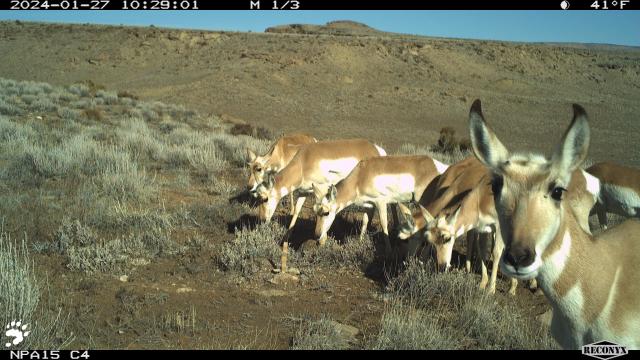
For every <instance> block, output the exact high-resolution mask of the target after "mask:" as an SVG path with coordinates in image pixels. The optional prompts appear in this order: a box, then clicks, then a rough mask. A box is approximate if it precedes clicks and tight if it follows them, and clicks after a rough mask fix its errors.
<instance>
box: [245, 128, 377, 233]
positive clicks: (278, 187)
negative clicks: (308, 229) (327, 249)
mask: <svg viewBox="0 0 640 360" xmlns="http://www.w3.org/2000/svg"><path fill="white" fill-rule="evenodd" d="M384 155H386V152H385V151H384V149H382V148H381V147H379V146H378V145H374V144H372V143H371V142H369V141H367V140H364V139H351V140H335V141H321V142H317V143H312V144H308V145H305V146H304V147H302V148H301V149H300V150H299V151H298V153H297V154H296V155H295V156H294V157H293V159H292V160H291V162H289V164H288V165H287V166H286V167H285V168H284V169H282V170H280V172H278V173H277V174H275V175H274V174H273V173H269V174H267V176H265V180H264V181H263V182H262V183H260V184H259V185H258V187H257V188H256V194H257V195H258V198H260V199H261V200H262V203H261V204H260V207H259V211H260V219H262V220H266V221H270V220H271V217H272V216H273V213H274V212H275V210H276V207H277V206H278V203H279V202H280V199H282V198H283V197H284V196H286V195H288V194H290V193H293V192H296V193H297V195H298V199H297V200H296V201H295V205H294V210H293V218H292V219H291V223H290V224H289V229H291V228H293V226H294V225H295V223H296V220H297V218H298V215H299V214H300V210H301V209H302V205H303V204H304V200H305V197H306V196H307V195H309V194H310V193H311V192H312V184H315V185H316V186H322V187H327V188H328V186H329V185H331V184H335V183H337V182H338V181H340V180H342V179H344V178H345V177H346V176H347V175H349V173H350V172H351V170H353V168H354V167H355V166H356V165H357V164H358V162H359V161H360V160H362V159H366V158H369V157H374V156H384ZM321 244H324V241H321Z"/></svg>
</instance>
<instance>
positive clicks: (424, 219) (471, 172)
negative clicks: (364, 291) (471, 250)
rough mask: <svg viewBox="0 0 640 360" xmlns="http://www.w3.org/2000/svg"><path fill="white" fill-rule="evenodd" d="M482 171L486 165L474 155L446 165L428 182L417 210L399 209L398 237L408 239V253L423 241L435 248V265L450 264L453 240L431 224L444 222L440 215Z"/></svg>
mask: <svg viewBox="0 0 640 360" xmlns="http://www.w3.org/2000/svg"><path fill="white" fill-rule="evenodd" d="M486 174H487V170H486V168H485V167H484V166H482V164H481V163H480V162H479V161H478V160H477V159H476V158H475V157H470V158H467V159H464V160H462V161H460V162H458V163H456V164H453V165H451V166H449V168H448V169H447V170H446V171H445V172H444V173H443V174H442V175H441V176H440V177H439V178H438V179H437V180H434V181H433V182H431V184H429V186H428V188H427V190H426V191H425V192H424V193H423V195H422V197H420V200H419V201H418V203H419V205H420V210H421V211H418V212H416V213H413V214H411V213H410V211H409V212H407V210H408V209H407V208H406V207H401V208H400V210H401V211H400V213H401V214H402V215H404V216H402V217H401V223H400V227H399V232H398V237H399V238H400V239H403V240H404V239H409V238H410V239H411V240H410V245H409V248H410V249H411V253H413V252H414V251H415V249H416V248H418V247H419V246H420V245H421V244H423V243H424V241H425V240H426V241H427V242H429V243H430V244H432V245H433V246H434V247H435V249H436V262H437V264H438V266H439V267H440V268H443V269H446V268H448V267H449V266H450V263H451V255H452V252H453V241H449V240H450V239H446V238H443V237H442V236H439V233H438V232H436V231H435V230H436V229H435V226H436V224H437V223H438V222H444V215H445V214H448V213H449V212H452V211H453V210H455V209H456V207H457V205H458V204H459V202H460V201H461V200H462V199H463V198H464V197H465V196H466V194H468V193H469V192H470V191H471V190H472V189H473V188H474V187H475V186H476V185H477V184H478V182H479V181H480V179H481V178H482V177H483V176H485V175H486ZM416 198H417V197H416ZM432 214H433V215H435V216H437V218H434V216H433V215H432ZM470 235H471V234H470Z"/></svg>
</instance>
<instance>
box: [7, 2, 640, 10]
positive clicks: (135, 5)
mask: <svg viewBox="0 0 640 360" xmlns="http://www.w3.org/2000/svg"><path fill="white" fill-rule="evenodd" d="M639 4H640V0H527V1H522V0H512V1H504V0H502V1H493V2H487V1H478V0H441V1H430V0H370V1H366V0H349V1H345V0H222V1H215V0H2V1H0V10H17V11H19V10H43V11H46V10H132V11H134V10H248V11H256V10H272V11H273V10H289V11H298V10H558V11H572V10H592V11H601V12H602V11H616V10H617V11H620V10H622V11H624V10H638V9H640V5H639Z"/></svg>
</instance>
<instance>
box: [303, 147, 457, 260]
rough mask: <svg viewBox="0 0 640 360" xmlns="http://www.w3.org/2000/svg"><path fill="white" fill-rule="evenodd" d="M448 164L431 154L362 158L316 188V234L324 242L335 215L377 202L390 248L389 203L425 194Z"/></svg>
mask: <svg viewBox="0 0 640 360" xmlns="http://www.w3.org/2000/svg"><path fill="white" fill-rule="evenodd" d="M447 167H448V165H445V164H443V163H441V162H439V161H437V160H434V159H432V158H430V157H428V156H418V155H416V156H379V157H373V158H369V159H365V160H362V161H360V162H359V163H358V166H356V167H355V168H354V169H353V171H352V172H351V173H350V174H349V176H347V177H346V178H344V179H343V180H342V181H340V182H339V183H338V184H337V185H335V186H330V187H329V189H328V191H323V189H317V188H316V189H314V191H315V193H316V205H315V206H314V209H315V211H316V213H317V214H318V216H319V217H318V221H317V223H316V237H317V238H318V239H320V242H324V241H325V239H326V237H327V231H328V230H329V228H330V227H331V224H332V223H333V221H334V219H335V217H336V215H337V214H338V213H339V212H340V211H342V210H343V209H345V208H347V207H348V206H351V205H355V206H361V207H369V208H372V207H374V206H375V208H376V209H377V210H378V214H379V217H380V225H381V226H382V230H383V232H384V234H385V235H386V238H385V241H386V242H385V245H386V247H387V250H390V243H389V229H388V226H387V205H388V204H394V203H398V202H403V201H404V202H406V201H411V200H412V199H413V198H414V197H420V196H422V193H423V192H424V191H425V189H426V188H427V186H428V185H429V184H430V183H431V181H432V180H433V179H434V178H435V177H436V176H438V175H440V174H442V173H443V172H444V171H445V170H446V169H447ZM369 216H370V215H369V214H368V213H366V212H365V214H364V217H363V224H362V232H361V237H362V236H364V234H365V232H366V229H367V224H368V222H369Z"/></svg>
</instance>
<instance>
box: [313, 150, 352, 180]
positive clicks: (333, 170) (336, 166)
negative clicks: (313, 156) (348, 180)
mask: <svg viewBox="0 0 640 360" xmlns="http://www.w3.org/2000/svg"><path fill="white" fill-rule="evenodd" d="M359 161H360V160H358V159H356V158H354V157H348V158H341V159H331V160H320V161H319V163H318V165H319V167H320V171H321V172H322V176H324V177H325V179H327V180H328V182H329V183H331V184H335V183H337V182H338V181H340V180H342V179H344V178H345V177H347V175H349V173H350V172H351V170H353V168H355V167H356V165H358V162H359Z"/></svg>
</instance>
